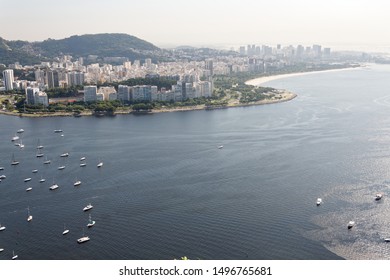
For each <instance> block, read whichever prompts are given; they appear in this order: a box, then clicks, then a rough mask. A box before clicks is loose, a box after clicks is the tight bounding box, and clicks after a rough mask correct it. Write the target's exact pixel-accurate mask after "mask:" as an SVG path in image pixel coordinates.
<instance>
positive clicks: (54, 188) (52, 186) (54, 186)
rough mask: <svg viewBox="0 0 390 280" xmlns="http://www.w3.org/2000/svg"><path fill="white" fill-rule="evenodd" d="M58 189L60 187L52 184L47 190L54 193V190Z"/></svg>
mask: <svg viewBox="0 0 390 280" xmlns="http://www.w3.org/2000/svg"><path fill="white" fill-rule="evenodd" d="M59 187H60V186H58V185H57V184H53V185H51V186H50V188H49V189H50V190H51V191H54V190H56V189H58V188H59Z"/></svg>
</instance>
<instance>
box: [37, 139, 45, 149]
mask: <svg viewBox="0 0 390 280" xmlns="http://www.w3.org/2000/svg"><path fill="white" fill-rule="evenodd" d="M43 148H44V147H43V146H42V145H41V143H40V140H39V139H38V142H37V149H38V150H40V149H43Z"/></svg>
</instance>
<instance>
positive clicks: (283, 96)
mask: <svg viewBox="0 0 390 280" xmlns="http://www.w3.org/2000/svg"><path fill="white" fill-rule="evenodd" d="M360 68H361V67H347V68H340V69H328V70H320V71H307V72H298V73H289V74H278V75H271V76H264V77H259V78H255V79H251V80H248V81H246V82H245V84H246V85H251V86H255V87H256V86H261V85H263V84H265V83H267V82H270V81H274V80H279V79H284V78H290V77H296V76H304V75H310V74H316V73H326V72H338V71H346V70H355V69H360ZM276 91H277V94H276V96H275V97H274V98H272V99H264V100H261V101H257V102H251V103H246V104H242V103H239V101H238V100H229V103H228V104H227V105H226V106H223V107H221V108H218V107H217V108H211V109H210V108H207V106H206V105H197V106H190V107H173V108H160V109H152V110H151V111H141V112H135V111H132V110H125V111H116V112H115V114H114V115H124V114H154V113H171V112H187V111H197V110H218V109H228V108H236V107H248V106H260V105H267V104H275V103H281V102H287V101H290V100H292V99H294V98H296V97H297V94H295V93H292V92H289V91H287V90H283V89H276ZM0 114H2V115H8V116H17V117H28V118H38V117H74V113H73V112H55V113H34V114H26V113H19V112H9V111H4V110H0ZM79 116H94V114H93V112H91V111H85V112H82V113H81V114H80V115H79Z"/></svg>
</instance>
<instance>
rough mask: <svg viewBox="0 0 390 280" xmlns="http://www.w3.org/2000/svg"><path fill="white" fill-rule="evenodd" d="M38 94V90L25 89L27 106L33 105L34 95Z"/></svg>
mask: <svg viewBox="0 0 390 280" xmlns="http://www.w3.org/2000/svg"><path fill="white" fill-rule="evenodd" d="M38 92H39V88H33V87H28V88H26V102H27V104H28V105H34V104H35V94H37V93H38Z"/></svg>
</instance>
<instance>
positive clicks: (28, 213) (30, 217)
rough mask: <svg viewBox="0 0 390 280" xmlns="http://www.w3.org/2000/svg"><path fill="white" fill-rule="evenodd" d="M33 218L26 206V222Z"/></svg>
mask: <svg viewBox="0 0 390 280" xmlns="http://www.w3.org/2000/svg"><path fill="white" fill-rule="evenodd" d="M32 219H33V216H31V214H30V208H29V207H27V222H31V221H32Z"/></svg>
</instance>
